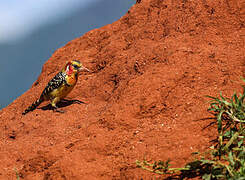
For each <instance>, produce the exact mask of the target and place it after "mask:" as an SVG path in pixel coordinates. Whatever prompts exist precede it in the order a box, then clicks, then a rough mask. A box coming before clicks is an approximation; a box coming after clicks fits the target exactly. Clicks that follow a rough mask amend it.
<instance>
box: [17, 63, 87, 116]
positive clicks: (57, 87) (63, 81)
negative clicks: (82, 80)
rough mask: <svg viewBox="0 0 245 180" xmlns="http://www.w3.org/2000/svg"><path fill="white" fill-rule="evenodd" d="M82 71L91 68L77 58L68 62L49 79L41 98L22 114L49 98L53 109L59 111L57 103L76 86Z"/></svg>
mask: <svg viewBox="0 0 245 180" xmlns="http://www.w3.org/2000/svg"><path fill="white" fill-rule="evenodd" d="M80 71H89V70H88V69H87V68H85V67H83V65H82V63H80V61H77V60H72V61H69V62H68V63H66V65H65V67H64V68H63V69H62V70H61V71H60V72H59V73H58V74H56V75H55V76H54V77H53V78H52V79H51V80H50V81H49V83H48V85H47V86H46V87H45V89H44V90H43V92H42V94H41V96H40V98H39V99H38V100H36V101H35V102H34V103H33V104H32V105H31V106H29V107H28V108H27V109H26V110H25V111H24V112H23V113H22V114H23V115H25V114H26V113H28V112H30V111H33V110H34V109H36V108H37V107H38V106H39V105H40V104H41V103H42V102H43V101H48V100H50V101H51V105H52V107H53V109H54V110H56V111H58V110H57V106H56V104H57V103H58V102H59V101H60V100H62V99H64V98H65V97H66V96H67V95H68V94H69V93H70V92H71V91H72V89H73V88H74V87H75V85H76V83H77V80H78V73H79V72H80Z"/></svg>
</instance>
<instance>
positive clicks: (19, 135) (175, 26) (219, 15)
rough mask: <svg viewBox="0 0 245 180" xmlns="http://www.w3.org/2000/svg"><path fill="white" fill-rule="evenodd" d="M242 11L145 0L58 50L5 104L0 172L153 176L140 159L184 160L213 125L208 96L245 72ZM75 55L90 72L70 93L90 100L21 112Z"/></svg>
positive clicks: (205, 1) (217, 2) (227, 90)
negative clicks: (22, 90) (27, 86)
mask: <svg viewBox="0 0 245 180" xmlns="http://www.w3.org/2000/svg"><path fill="white" fill-rule="evenodd" d="M242 10H243V11H242ZM244 13H245V12H244V3H242V0H233V1H232V0H229V1H227V0H202V1H190V0H183V1H179V0H174V1H173V0H164V1H163V0H141V1H137V3H136V4H135V5H134V6H133V7H132V8H131V9H130V10H129V11H128V13H127V14H126V15H125V16H123V17H122V18H121V19H120V20H118V21H117V22H115V23H113V24H110V25H107V26H105V27H102V28H100V29H96V30H93V31H90V32H88V33H86V34H85V35H84V36H82V37H80V38H77V39H75V40H73V41H71V42H69V43H68V44H67V45H66V46H64V47H62V48H60V49H58V50H57V51H56V52H55V53H54V54H53V56H52V57H51V58H50V59H49V60H48V61H47V62H46V63H45V65H44V66H43V69H42V73H41V75H40V77H39V78H38V80H37V81H36V82H35V83H34V84H33V86H32V87H31V89H30V90H28V91H27V92H26V93H25V94H23V95H22V96H20V97H19V98H18V99H16V100H15V101H14V102H13V103H12V104H11V105H9V106H8V107H6V108H4V109H3V110H1V111H0V119H1V121H0V135H1V139H0V179H14V178H15V170H14V169H16V171H17V172H18V173H19V175H21V177H23V178H24V179H133V178H136V179H139V178H143V179H150V178H152V176H156V175H153V174H151V173H148V172H145V171H143V170H141V169H137V168H136V166H135V161H136V160H137V159H138V160H143V159H147V160H159V159H161V160H167V159H168V158H170V159H172V160H173V164H174V165H177V166H181V165H183V164H184V163H185V162H186V161H187V160H189V159H190V154H191V152H194V151H204V150H206V149H207V147H208V146H209V145H210V144H211V143H210V141H211V140H212V139H213V138H214V137H215V134H216V131H215V127H214V126H215V125H211V126H209V125H210V123H211V122H212V120H211V119H208V118H210V117H211V115H210V114H208V112H207V107H208V104H207V103H206V102H207V99H206V98H205V95H213V96H214V95H216V94H217V93H219V91H223V92H224V94H225V95H228V96H230V95H231V94H232V92H233V91H234V90H237V91H239V90H240V89H239V88H240V86H239V82H240V81H239V78H240V76H244V73H243V72H244V66H245V64H244V60H245V58H244V57H245V56H244V52H245V51H244V37H245V36H244V19H245V17H244ZM70 59H79V60H81V61H82V62H83V64H84V65H85V66H86V67H88V68H90V69H91V70H92V71H93V72H92V73H90V74H83V75H82V76H80V79H79V82H78V84H77V86H76V87H75V89H74V90H73V92H72V93H71V94H70V95H69V98H70V99H79V100H82V101H84V102H87V104H82V105H78V104H72V105H68V106H65V107H62V109H63V110H65V111H66V113H64V114H59V113H53V112H52V111H50V110H44V109H37V110H35V111H33V112H31V113H28V114H27V115H26V116H22V115H21V113H22V111H23V110H24V109H25V108H26V107H27V106H28V105H30V104H31V103H32V102H33V101H34V100H35V99H36V98H37V97H38V96H39V95H40V93H41V91H42V90H43V88H44V87H45V85H46V83H47V82H48V81H49V80H50V79H51V78H52V77H53V76H54V75H55V74H56V73H57V72H58V71H59V70H60V69H61V68H62V66H63V65H64V63H65V61H67V60H70ZM45 105H46V104H42V105H41V107H43V106H45ZM156 177H157V176H156Z"/></svg>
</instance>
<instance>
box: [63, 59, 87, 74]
mask: <svg viewBox="0 0 245 180" xmlns="http://www.w3.org/2000/svg"><path fill="white" fill-rule="evenodd" d="M63 71H65V72H66V73H67V74H68V75H71V74H73V73H75V74H78V73H79V72H81V71H86V72H89V69H87V68H86V67H84V66H83V65H82V63H81V62H80V61H78V60H72V61H69V62H67V63H66V65H65V67H64V69H63Z"/></svg>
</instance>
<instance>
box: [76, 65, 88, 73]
mask: <svg viewBox="0 0 245 180" xmlns="http://www.w3.org/2000/svg"><path fill="white" fill-rule="evenodd" d="M81 71H85V72H90V70H89V69H88V68H85V67H83V66H82V67H80V68H79V72H81Z"/></svg>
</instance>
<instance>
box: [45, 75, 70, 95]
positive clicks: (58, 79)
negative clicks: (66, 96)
mask: <svg viewBox="0 0 245 180" xmlns="http://www.w3.org/2000/svg"><path fill="white" fill-rule="evenodd" d="M65 82H66V80H65V73H63V72H59V73H58V74H56V75H55V76H54V77H53V79H51V80H50V81H49V82H48V85H47V86H46V87H45V89H44V90H43V92H42V94H41V96H46V95H48V94H49V93H50V92H52V91H53V90H55V89H57V88H59V87H60V86H61V85H62V84H63V83H65Z"/></svg>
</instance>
